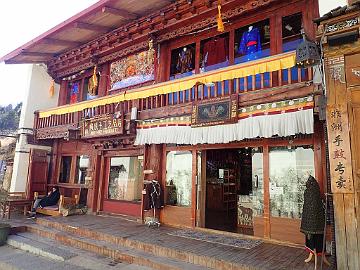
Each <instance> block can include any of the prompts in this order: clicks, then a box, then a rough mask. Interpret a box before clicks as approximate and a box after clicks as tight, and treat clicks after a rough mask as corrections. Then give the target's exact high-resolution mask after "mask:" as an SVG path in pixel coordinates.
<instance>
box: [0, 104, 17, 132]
mask: <svg viewBox="0 0 360 270" xmlns="http://www.w3.org/2000/svg"><path fill="white" fill-rule="evenodd" d="M21 107H22V103H21V102H20V103H19V104H17V105H16V106H15V108H13V106H12V105H11V104H9V105H7V106H0V131H15V130H16V129H18V127H19V120H20V114H21Z"/></svg>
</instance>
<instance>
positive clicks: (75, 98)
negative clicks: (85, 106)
mask: <svg viewBox="0 0 360 270" xmlns="http://www.w3.org/2000/svg"><path fill="white" fill-rule="evenodd" d="M80 84H81V81H75V82H70V83H69V84H68V92H67V98H66V103H67V104H74V103H77V102H79V101H80Z"/></svg>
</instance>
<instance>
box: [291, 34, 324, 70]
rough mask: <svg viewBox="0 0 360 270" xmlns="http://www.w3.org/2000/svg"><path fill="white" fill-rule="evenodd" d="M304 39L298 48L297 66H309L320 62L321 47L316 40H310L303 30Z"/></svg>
mask: <svg viewBox="0 0 360 270" xmlns="http://www.w3.org/2000/svg"><path fill="white" fill-rule="evenodd" d="M302 35H303V41H302V42H301V43H300V44H299V46H298V47H297V48H296V66H297V67H299V68H307V67H312V66H316V65H318V64H320V60H321V56H320V51H319V47H318V46H317V45H316V43H315V42H312V41H309V40H307V38H306V35H305V33H304V31H302Z"/></svg>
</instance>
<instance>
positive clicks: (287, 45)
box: [282, 13, 303, 52]
mask: <svg viewBox="0 0 360 270" xmlns="http://www.w3.org/2000/svg"><path fill="white" fill-rule="evenodd" d="M302 27H303V26H302V16H301V13H296V14H293V15H290V16H286V17H283V18H282V40H283V52H288V51H292V50H296V47H297V46H298V45H299V44H300V43H301V40H302V36H301V28H302Z"/></svg>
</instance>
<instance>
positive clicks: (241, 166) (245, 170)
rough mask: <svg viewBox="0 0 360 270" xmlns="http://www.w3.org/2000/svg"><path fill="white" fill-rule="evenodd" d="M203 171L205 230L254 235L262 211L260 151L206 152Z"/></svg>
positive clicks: (226, 150) (229, 150)
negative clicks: (255, 224)
mask: <svg viewBox="0 0 360 270" xmlns="http://www.w3.org/2000/svg"><path fill="white" fill-rule="evenodd" d="M205 168H206V170H205V173H206V177H205V185H206V199H205V227H206V228H210V229H215V230H222V231H229V232H237V233H242V234H248V235H254V218H255V217H257V216H259V215H261V216H262V209H263V187H262V175H263V170H262V168H263V164H262V153H261V150H259V148H250V147H248V148H241V149H216V150H207V151H206V163H205Z"/></svg>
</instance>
